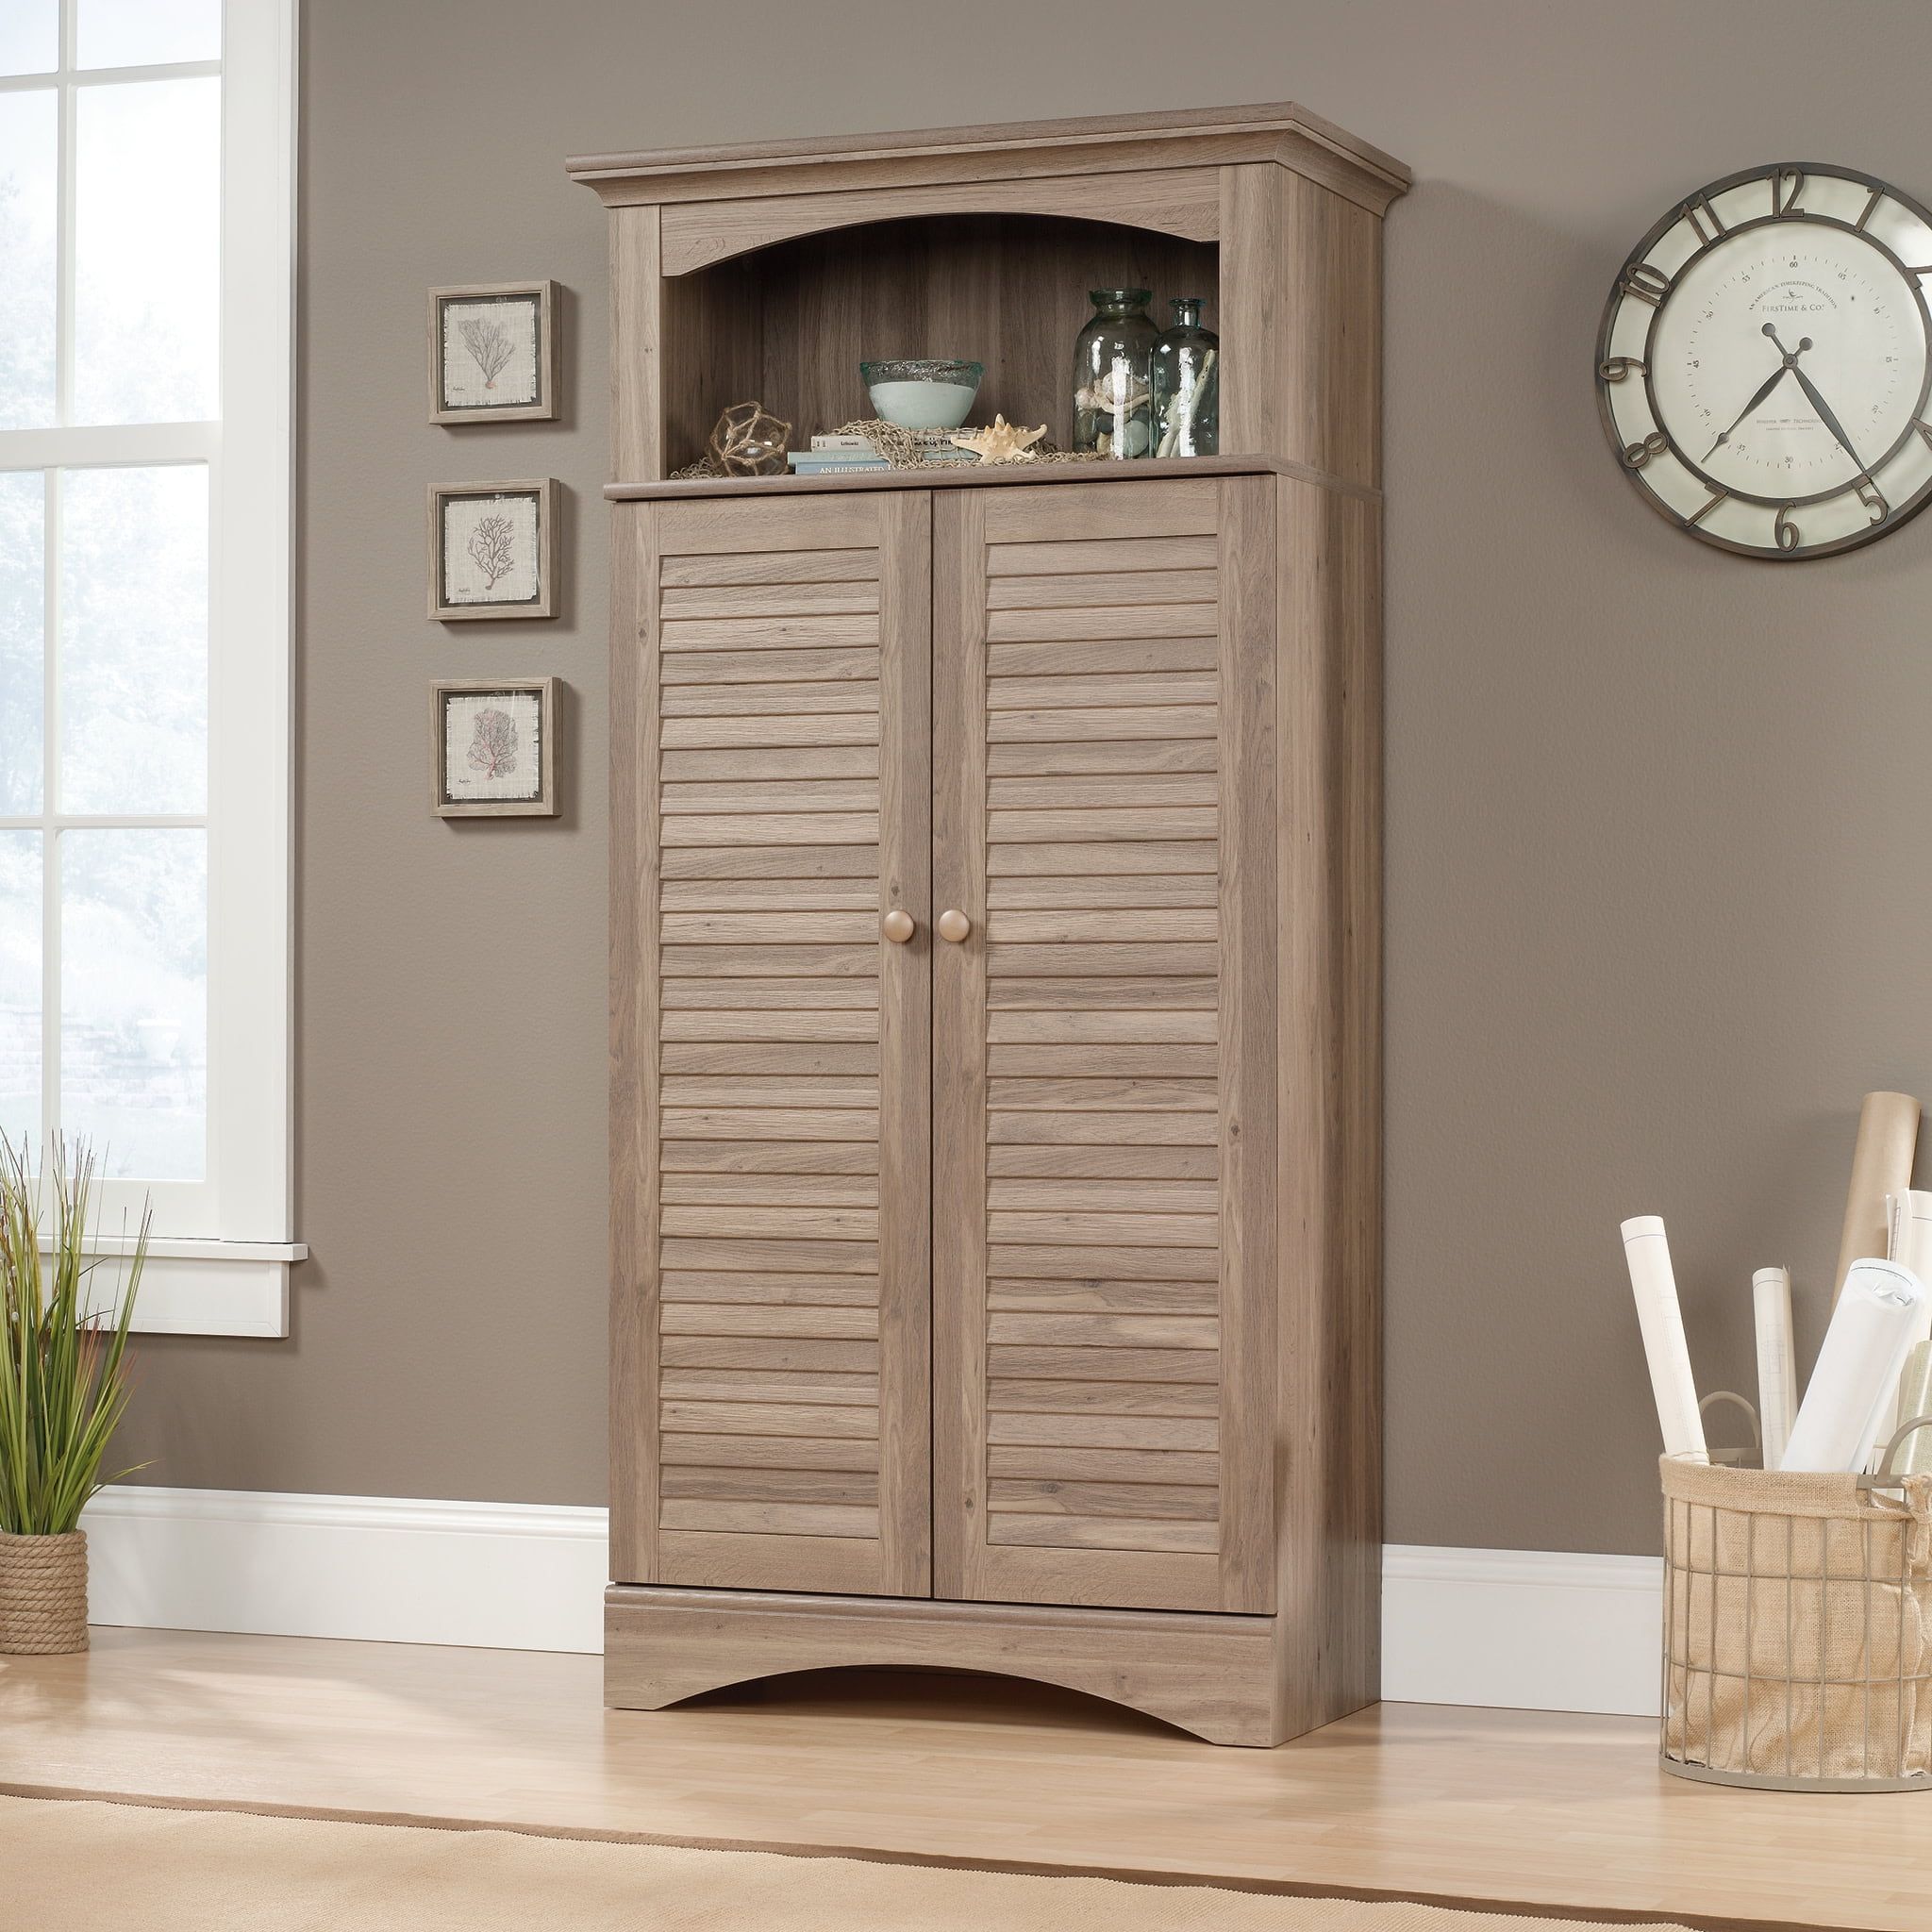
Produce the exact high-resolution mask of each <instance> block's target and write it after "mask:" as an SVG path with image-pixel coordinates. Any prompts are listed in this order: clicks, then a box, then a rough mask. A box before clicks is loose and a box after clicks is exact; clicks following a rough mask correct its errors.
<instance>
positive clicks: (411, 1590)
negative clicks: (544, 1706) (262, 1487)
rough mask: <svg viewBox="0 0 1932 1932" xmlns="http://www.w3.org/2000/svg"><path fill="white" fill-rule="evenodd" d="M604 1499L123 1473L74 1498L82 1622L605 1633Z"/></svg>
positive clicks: (284, 1629)
mask: <svg viewBox="0 0 1932 1932" xmlns="http://www.w3.org/2000/svg"><path fill="white" fill-rule="evenodd" d="M607 1523H608V1516H607V1513H606V1512H605V1511H604V1510H602V1509H572V1508H566V1507H560V1506H551V1505H541V1504H521V1503H413V1502H403V1501H398V1500H395V1499H392V1498H391V1497H387V1496H290V1495H275V1494H272V1493H269V1492H267V1491H245V1490H165V1489H148V1488H138V1487H133V1486H122V1487H119V1488H115V1489H109V1490H104V1491H102V1492H101V1494H100V1495H98V1496H96V1497H95V1498H94V1500H93V1502H92V1504H90V1505H89V1507H88V1510H87V1514H86V1516H85V1518H84V1519H83V1521H82V1527H83V1528H84V1529H86V1531H87V1533H88V1572H89V1582H90V1586H91V1592H92V1611H91V1614H92V1617H93V1620H94V1622H95V1623H97V1624H141V1625H143V1626H148V1627H153V1628H158V1629H166V1630H250V1631H258V1632H261V1633H264V1634H266V1635H270V1636H276V1637H360V1638H374V1639H378V1640H381V1641H387V1642H391V1643H461V1644H475V1645H478V1646H482V1647H485V1648H490V1649H501V1650H589V1651H599V1650H602V1649H603V1648H604V1604H603V1598H604V1582H605V1576H606V1572H607V1569H608V1565H607V1562H606V1556H605V1543H606V1533H607Z"/></svg>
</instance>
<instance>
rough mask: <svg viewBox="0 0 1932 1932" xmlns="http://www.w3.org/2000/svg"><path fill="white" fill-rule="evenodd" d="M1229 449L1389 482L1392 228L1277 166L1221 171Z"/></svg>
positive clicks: (1224, 404)
mask: <svg viewBox="0 0 1932 1932" xmlns="http://www.w3.org/2000/svg"><path fill="white" fill-rule="evenodd" d="M1221 228H1222V242H1221V330H1220V334H1221V339H1222V348H1223V362H1224V374H1223V377H1222V386H1221V397H1222V401H1221V447H1222V449H1223V450H1224V451H1225V452H1226V453H1227V454H1228V455H1230V456H1235V455H1241V456H1281V457H1289V458H1292V459H1293V460H1295V461H1296V462H1302V463H1307V464H1310V465H1311V466H1312V467H1314V468H1316V469H1319V470H1326V471H1328V472H1330V473H1331V474H1332V475H1336V476H1339V477H1341V478H1343V479H1344V480H1345V481H1348V482H1350V483H1360V484H1366V485H1372V486H1379V484H1380V481H1381V474H1382V464H1381V434H1382V431H1381V356H1382V324H1381V316H1382V224H1381V219H1380V217H1379V216H1377V215H1374V214H1372V213H1371V212H1370V211H1369V210H1368V209H1367V208H1362V207H1361V206H1360V205H1359V204H1358V203H1357V202H1353V201H1350V200H1349V199H1347V198H1346V197H1345V196H1343V195H1341V194H1337V193H1336V192H1334V191H1333V190H1331V189H1327V188H1324V187H1323V186H1321V184H1320V183H1318V182H1315V181H1311V180H1309V179H1307V177H1306V176H1304V175H1296V174H1292V173H1291V172H1290V171H1289V170H1288V169H1286V168H1281V167H1276V166H1275V165H1274V163H1273V162H1245V163H1242V164H1241V165H1239V166H1234V167H1225V168H1223V169H1222V171H1221Z"/></svg>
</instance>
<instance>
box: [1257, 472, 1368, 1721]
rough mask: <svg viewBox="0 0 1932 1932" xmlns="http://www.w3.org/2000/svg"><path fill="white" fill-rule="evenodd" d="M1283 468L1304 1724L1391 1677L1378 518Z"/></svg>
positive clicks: (1289, 1544)
mask: <svg viewBox="0 0 1932 1932" xmlns="http://www.w3.org/2000/svg"><path fill="white" fill-rule="evenodd" d="M1277 488H1278V501H1279V506H1280V513H1279V555H1280V576H1279V601H1280V608H1281V611H1282V614H1283V618H1284V623H1283V625H1282V632H1281V658H1280V668H1279V675H1278V689H1277V694H1276V719H1277V729H1278V741H1279V745H1280V759H1281V764H1280V770H1281V799H1282V808H1281V837H1280V844H1279V854H1280V885H1281V891H1280V903H1281V922H1282V923H1281V946H1280V966H1279V972H1280V991H1281V1000H1280V1010H1281V1024H1282V1054H1281V1060H1280V1066H1281V1126H1282V1134H1281V1150H1280V1174H1281V1185H1280V1232H1281V1242H1282V1257H1281V1258H1282V1282H1283V1299H1282V1332H1281V1376H1282V1385H1281V1386H1282V1393H1281V1402H1282V1414H1283V1417H1284V1422H1285V1429H1286V1444H1285V1447H1286V1460H1285V1465H1284V1471H1283V1484H1284V1509H1283V1533H1282V1541H1281V1587H1280V1597H1279V1609H1280V1611H1281V1617H1280V1644H1281V1659H1280V1660H1281V1667H1282V1678H1281V1685H1282V1695H1283V1699H1284V1704H1285V1718H1284V1722H1285V1724H1286V1727H1287V1729H1288V1731H1289V1733H1290V1734H1291V1735H1293V1734H1296V1733H1299V1732H1301V1731H1303V1730H1306V1729H1308V1728H1309V1727H1311V1726H1313V1725H1315V1724H1326V1723H1328V1722H1330V1721H1331V1720H1333V1719H1335V1718H1338V1717H1341V1716H1342V1715H1344V1714H1345V1713H1347V1712H1348V1711H1351V1710H1354V1709H1357V1708H1359V1707H1361V1706H1362V1705H1364V1704H1367V1703H1370V1702H1372V1701H1373V1700H1374V1698H1375V1697H1376V1696H1377V1695H1378V1694H1379V1675H1380V1574H1381V1538H1382V1528H1381V1497H1382V1436H1381V1353H1382V1336H1381V1309H1380V1302H1381V1242H1382V1195H1381V1134H1382V1127H1381V1095H1382V1062H1381V974H1382V953H1381V878H1382V853H1381V705H1382V692H1381V678H1382V668H1381V518H1380V510H1379V508H1378V507H1376V506H1374V505H1373V504H1367V503H1363V502H1360V501H1357V500H1355V499H1352V498H1347V497H1343V496H1341V495H1340V494H1339V493H1336V492H1330V491H1323V490H1320V489H1317V488H1315V487H1314V486H1312V485H1308V484H1302V483H1294V482H1291V481H1289V480H1287V479H1285V478H1284V479H1283V480H1282V481H1281V482H1280V483H1279V485H1278V486H1277Z"/></svg>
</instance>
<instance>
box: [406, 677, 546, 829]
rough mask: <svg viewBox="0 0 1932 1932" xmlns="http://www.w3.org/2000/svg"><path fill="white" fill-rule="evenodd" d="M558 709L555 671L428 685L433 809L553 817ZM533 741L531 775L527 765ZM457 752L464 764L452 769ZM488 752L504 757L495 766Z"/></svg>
mask: <svg viewBox="0 0 1932 1932" xmlns="http://www.w3.org/2000/svg"><path fill="white" fill-rule="evenodd" d="M491 699H501V700H502V701H503V702H502V703H501V704H491V703H489V702H488V701H489V700H491ZM557 715H558V698H557V680H556V678H554V677H466V678H454V679H446V680H444V681H442V682H441V683H438V684H435V685H433V686H431V687H430V720H429V757H430V800H431V804H432V805H433V806H434V808H435V810H436V815H437V816H438V817H439V818H445V819H467V818H494V819H500V818H555V817H556V816H557V809H558V807H557ZM533 744H534V751H535V759H536V770H535V773H534V774H530V772H529V766H528V761H529V758H530V757H531V752H532V747H533ZM456 758H461V759H462V762H463V766H464V768H465V769H464V770H463V771H461V772H453V771H452V764H453V762H454V760H455V759H456ZM492 758H498V759H501V760H503V761H504V764H503V768H502V769H501V770H499V769H497V768H496V767H495V766H494V765H492V764H491V759H492ZM526 779H527V780H529V782H528V785H527V789H525V780H526Z"/></svg>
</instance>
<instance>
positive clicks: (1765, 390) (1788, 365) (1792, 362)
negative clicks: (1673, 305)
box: [1704, 322, 1811, 462]
mask: <svg viewBox="0 0 1932 1932" xmlns="http://www.w3.org/2000/svg"><path fill="white" fill-rule="evenodd" d="M1764 333H1765V334H1766V335H1768V336H1769V337H1770V338H1771V339H1772V341H1774V342H1776V343H1777V351H1778V354H1779V355H1780V356H1782V357H1783V358H1784V360H1783V361H1782V362H1780V363H1779V364H1778V366H1777V367H1776V368H1775V369H1774V370H1773V371H1772V372H1771V374H1770V375H1767V376H1766V377H1765V378H1764V381H1763V383H1762V384H1761V385H1760V386H1759V388H1758V391H1757V394H1756V395H1755V396H1753V397H1752V398H1751V400H1750V401H1749V402H1748V403H1746V404H1745V405H1744V407H1743V408H1741V409H1740V410H1739V411H1738V422H1737V423H1733V424H1732V425H1731V429H1735V428H1736V427H1737V426H1738V423H1741V422H1742V421H1743V420H1744V418H1745V417H1746V416H1748V415H1749V414H1750V413H1751V412H1752V410H1753V409H1755V408H1757V406H1758V404H1759V403H1761V402H1762V401H1763V400H1764V399H1765V397H1766V396H1768V395H1769V394H1770V393H1771V392H1772V391H1773V390H1774V389H1775V388H1776V387H1777V386H1778V384H1779V383H1781V382H1782V381H1783V380H1784V379H1785V371H1786V370H1787V369H1792V370H1795V369H1796V368H1797V366H1798V358H1799V357H1800V356H1802V355H1803V354H1804V353H1805V351H1806V350H1807V349H1808V348H1809V347H1810V346H1811V338H1810V337H1809V336H1801V337H1800V338H1799V339H1798V346H1797V349H1796V351H1795V352H1793V351H1792V350H1790V349H1787V348H1786V347H1785V345H1784V344H1783V343H1782V342H1779V341H1778V340H1777V330H1776V329H1775V328H1774V327H1773V326H1772V325H1771V324H1770V323H1768V322H1767V323H1766V324H1765V325H1764ZM1798 379H1799V380H1800V381H1801V382H1802V381H1803V380H1804V377H1803V376H1802V375H1801V376H1800V377H1799V378H1798ZM1731 429H1726V430H1724V432H1723V433H1722V434H1721V435H1720V436H1719V437H1718V440H1717V441H1715V442H1714V443H1712V444H1711V446H1710V447H1709V448H1708V449H1707V450H1706V451H1705V452H1704V460H1705V461H1706V462H1709V460H1710V459H1711V458H1712V457H1714V456H1716V454H1717V453H1718V451H1719V450H1721V449H1722V448H1723V447H1724V444H1725V443H1727V442H1728V441H1730V440H1731Z"/></svg>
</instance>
